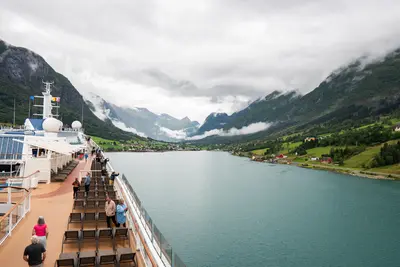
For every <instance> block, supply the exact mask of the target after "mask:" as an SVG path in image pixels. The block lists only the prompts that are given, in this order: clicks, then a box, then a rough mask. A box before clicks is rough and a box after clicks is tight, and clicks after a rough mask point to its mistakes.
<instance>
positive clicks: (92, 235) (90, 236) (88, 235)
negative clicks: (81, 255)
mask: <svg viewBox="0 0 400 267" xmlns="http://www.w3.org/2000/svg"><path fill="white" fill-rule="evenodd" d="M96 238H97V236H96V229H83V230H81V242H82V243H83V244H84V243H85V242H94V243H95V244H96V245H97V241H96Z"/></svg>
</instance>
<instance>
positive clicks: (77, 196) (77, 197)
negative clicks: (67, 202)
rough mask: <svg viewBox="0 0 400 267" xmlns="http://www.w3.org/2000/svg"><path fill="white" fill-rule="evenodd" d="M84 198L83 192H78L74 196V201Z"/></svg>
mask: <svg viewBox="0 0 400 267" xmlns="http://www.w3.org/2000/svg"><path fill="white" fill-rule="evenodd" d="M84 198H85V192H84V191H83V190H82V191H78V193H77V195H76V199H84Z"/></svg>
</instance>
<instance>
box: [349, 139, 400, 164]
mask: <svg viewBox="0 0 400 267" xmlns="http://www.w3.org/2000/svg"><path fill="white" fill-rule="evenodd" d="M397 141H398V140H393V141H389V142H387V143H389V144H393V143H396V142H397ZM382 146H383V144H379V145H376V146H372V147H367V149H366V150H365V151H364V152H362V153H360V154H358V155H355V156H354V157H351V158H349V159H347V160H345V162H344V166H346V167H350V168H362V166H363V164H364V165H367V166H368V164H369V163H370V162H371V160H372V158H373V157H374V156H375V155H376V154H378V153H379V152H380V150H381V147H382Z"/></svg>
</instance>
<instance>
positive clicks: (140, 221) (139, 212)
mask: <svg viewBox="0 0 400 267" xmlns="http://www.w3.org/2000/svg"><path fill="white" fill-rule="evenodd" d="M90 144H91V146H92V147H96V148H97V147H99V146H98V145H97V144H96V143H95V142H94V141H93V140H91V142H90ZM101 154H102V156H103V158H107V157H106V155H105V154H104V153H103V152H101ZM107 170H108V171H109V172H113V171H115V170H114V168H113V167H112V165H111V163H110V162H107ZM83 172H84V171H82V173H81V175H80V178H81V177H82V176H83V175H86V172H87V171H85V173H83ZM95 172H97V171H95ZM114 187H115V189H116V191H117V197H119V198H123V199H124V200H125V204H126V205H127V207H128V211H129V212H128V213H127V222H128V227H129V228H130V229H131V230H132V232H133V234H134V238H135V241H136V248H137V250H138V251H140V253H141V255H142V256H143V260H144V263H145V265H146V266H148V267H150V266H153V267H186V265H185V264H184V263H183V262H182V260H181V259H180V258H179V257H178V255H176V253H173V250H172V247H171V246H170V245H169V244H168V242H167V241H166V239H165V238H164V236H163V235H162V234H161V232H160V231H159V230H158V228H157V227H156V225H155V224H154V223H153V222H152V220H151V219H150V216H149V215H148V213H147V211H146V210H145V209H144V208H143V206H142V205H141V201H140V200H139V198H138V197H137V195H136V193H135V192H134V191H133V188H132V186H131V185H130V184H129V182H128V181H127V180H126V178H125V176H124V175H123V174H122V175H121V176H118V177H116V179H115V180H114ZM149 222H150V223H149Z"/></svg>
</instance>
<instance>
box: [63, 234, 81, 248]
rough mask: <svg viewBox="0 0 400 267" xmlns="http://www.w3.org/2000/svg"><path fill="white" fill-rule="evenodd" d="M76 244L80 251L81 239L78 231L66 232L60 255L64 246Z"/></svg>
mask: <svg viewBox="0 0 400 267" xmlns="http://www.w3.org/2000/svg"><path fill="white" fill-rule="evenodd" d="M71 243H78V250H79V251H80V250H81V238H80V234H79V231H78V230H67V231H65V232H64V237H63V241H62V245H61V253H63V251H64V244H71Z"/></svg>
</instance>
